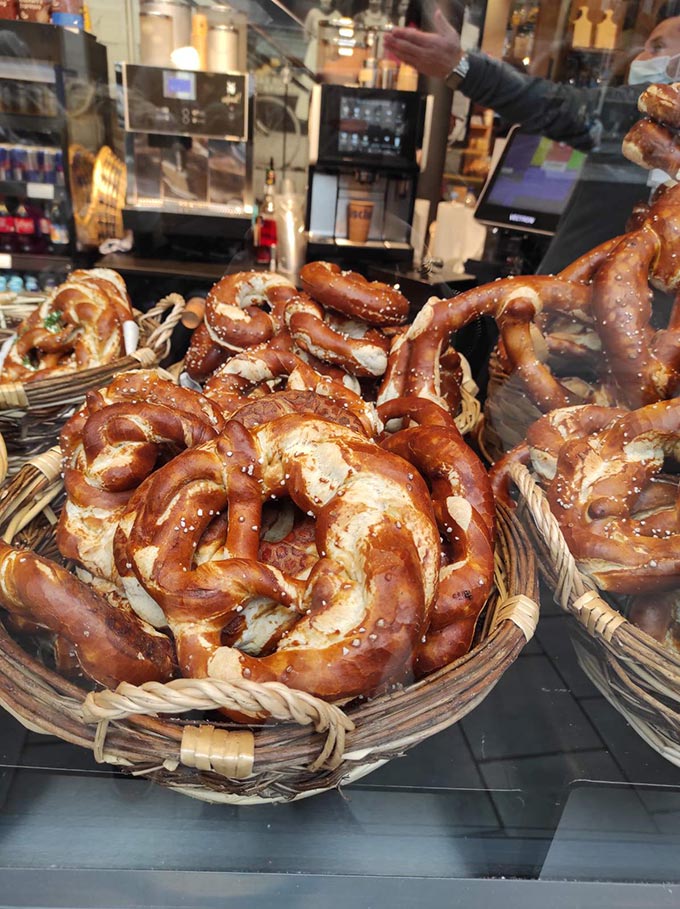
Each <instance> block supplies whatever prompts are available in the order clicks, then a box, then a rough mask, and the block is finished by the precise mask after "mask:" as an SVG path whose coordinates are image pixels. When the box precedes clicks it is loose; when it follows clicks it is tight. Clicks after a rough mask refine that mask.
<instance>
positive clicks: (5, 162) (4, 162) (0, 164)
mask: <svg viewBox="0 0 680 909" xmlns="http://www.w3.org/2000/svg"><path fill="white" fill-rule="evenodd" d="M11 179H12V165H11V163H10V160H9V146H8V145H0V180H11Z"/></svg>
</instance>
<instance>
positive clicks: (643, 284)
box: [592, 186, 680, 407]
mask: <svg viewBox="0 0 680 909" xmlns="http://www.w3.org/2000/svg"><path fill="white" fill-rule="evenodd" d="M678 256H680V186H677V187H674V188H673V189H671V190H669V191H668V192H667V193H665V194H664V195H663V196H662V197H661V198H660V199H659V200H658V201H657V202H656V203H655V204H654V205H653V206H652V207H651V209H650V211H649V215H648V217H647V218H646V220H645V222H644V224H643V226H642V227H641V228H640V229H639V230H637V231H634V232H633V233H630V234H628V235H626V236H625V237H624V238H623V240H622V241H621V242H620V243H619V244H618V245H617V246H616V248H615V249H614V250H613V251H612V253H611V254H610V255H609V256H608V257H607V258H606V260H605V261H604V263H603V264H602V265H601V267H600V269H599V270H598V272H597V273H596V275H595V277H594V279H593V299H592V310H593V315H594V317H595V324H596V326H597V329H598V332H599V334H600V337H601V339H602V344H603V347H604V350H605V353H606V355H607V359H608V362H609V364H610V368H611V372H612V374H613V376H614V378H615V380H616V383H617V385H618V388H619V394H620V397H621V399H622V400H624V401H626V402H627V403H628V404H629V406H632V407H637V406H640V404H646V403H651V402H653V401H658V400H660V399H664V398H668V397H672V396H673V395H674V394H676V392H677V389H678V382H679V379H680V372H679V371H680V333H679V332H678V328H677V327H676V326H675V324H674V320H672V321H671V324H670V325H669V327H668V328H667V329H665V330H662V331H657V332H655V331H654V329H653V328H652V327H651V325H650V318H651V315H652V295H651V291H650V289H649V286H648V280H649V277H650V276H651V280H652V281H653V282H654V283H655V284H656V285H657V286H660V287H661V288H662V289H664V290H668V291H675V290H677V288H678V287H679V286H680V264H679V263H678Z"/></svg>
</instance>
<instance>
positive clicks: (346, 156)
mask: <svg viewBox="0 0 680 909" xmlns="http://www.w3.org/2000/svg"><path fill="white" fill-rule="evenodd" d="M426 106H427V101H426V99H424V98H423V97H422V96H420V95H418V94H417V93H416V92H406V91H396V90H386V89H366V88H356V87H354V86H345V85H315V86H314V89H313V92H312V100H311V105H310V113H309V143H310V163H311V164H316V163H322V162H323V163H326V164H332V163H335V164H353V165H357V166H359V165H362V164H366V165H368V166H369V167H376V168H389V169H413V168H417V163H416V162H417V151H418V149H419V148H420V147H421V146H422V143H423V137H424V131H425V129H424V127H425V121H426V117H425V113H426Z"/></svg>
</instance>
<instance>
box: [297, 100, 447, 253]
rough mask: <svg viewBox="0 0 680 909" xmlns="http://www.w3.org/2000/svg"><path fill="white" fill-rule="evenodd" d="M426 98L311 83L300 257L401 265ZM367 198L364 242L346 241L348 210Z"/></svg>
mask: <svg viewBox="0 0 680 909" xmlns="http://www.w3.org/2000/svg"><path fill="white" fill-rule="evenodd" d="M430 111H431V99H430V98H429V97H428V96H423V95H420V94H419V93H417V92H411V91H397V90H392V89H382V88H359V87H355V86H346V85H315V86H314V89H313V91H312V98H311V103H310V111H309V161H310V169H309V184H308V190H307V223H306V226H307V231H308V246H307V256H308V258H310V259H314V258H321V259H332V260H335V261H340V262H342V261H347V262H349V263H350V264H351V263H354V262H362V261H363V262H372V263H386V262H399V263H402V264H406V265H407V266H408V265H409V264H410V263H411V261H412V259H413V247H412V246H411V222H412V218H413V207H414V202H415V199H416V190H417V184H418V177H419V174H420V172H421V170H423V169H424V167H425V163H426V162H425V157H426V150H427V146H428V139H429V122H430ZM356 202H363V203H366V205H365V206H364V209H365V210H366V211H368V212H369V213H370V214H369V224H368V232H367V237H366V240H365V241H363V240H357V239H353V238H350V230H349V228H348V210H349V209H350V206H351V204H352V203H356Z"/></svg>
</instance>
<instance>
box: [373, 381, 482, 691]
mask: <svg viewBox="0 0 680 909" xmlns="http://www.w3.org/2000/svg"><path fill="white" fill-rule="evenodd" d="M380 416H381V418H382V419H383V420H384V421H385V422H387V421H388V420H391V419H393V418H395V417H408V418H409V419H410V420H415V422H416V423H417V424H418V425H415V426H409V427H407V428H405V429H401V430H400V431H398V432H396V433H395V434H394V435H392V436H390V437H388V438H386V439H384V440H383V442H382V447H383V448H384V449H385V450H386V451H390V452H392V453H393V454H398V455H400V456H401V457H402V458H404V459H405V460H407V461H409V462H410V463H411V464H413V465H414V466H415V467H416V468H417V469H418V470H419V471H420V473H421V474H422V475H423V476H424V477H425V479H426V480H427V481H428V485H429V487H430V491H431V495H432V501H433V504H434V511H435V516H436V519H437V525H438V527H439V531H440V533H441V535H442V538H443V540H444V541H445V546H444V551H443V552H442V564H441V569H440V572H439V590H438V594H437V598H436V600H435V603H434V607H433V610H432V616H431V621H430V624H429V627H428V628H427V629H426V631H425V634H424V635H423V638H422V640H421V641H420V642H419V644H418V646H417V647H416V652H415V671H416V675H418V676H423V675H427V674H428V673H430V672H434V671H435V670H436V669H439V668H441V667H442V666H446V665H447V664H448V663H451V662H453V660H455V659H458V657H460V656H462V655H463V654H465V653H467V652H468V651H469V649H470V647H471V646H472V639H473V636H474V632H475V627H476V624H477V620H478V618H479V615H480V613H481V611H482V609H483V608H484V605H485V603H486V601H487V599H488V596H489V593H490V592H491V588H492V586H493V571H494V558H493V537H494V514H495V511H494V500H493V493H492V491H491V484H490V481H489V478H488V475H487V473H486V471H485V469H484V467H483V466H482V463H481V462H480V460H479V459H478V458H477V456H476V455H475V454H474V452H473V451H472V449H471V448H469V446H468V445H466V444H465V441H464V440H463V437H462V436H461V435H460V433H459V432H458V429H457V428H456V424H455V423H454V421H453V419H452V418H451V417H450V416H449V415H448V414H447V413H446V412H445V411H443V410H442V409H441V408H439V407H438V406H437V405H436V404H433V403H431V402H429V401H423V400H422V399H419V398H396V399H394V400H393V401H389V402H387V403H386V404H384V405H382V406H381V407H380Z"/></svg>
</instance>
